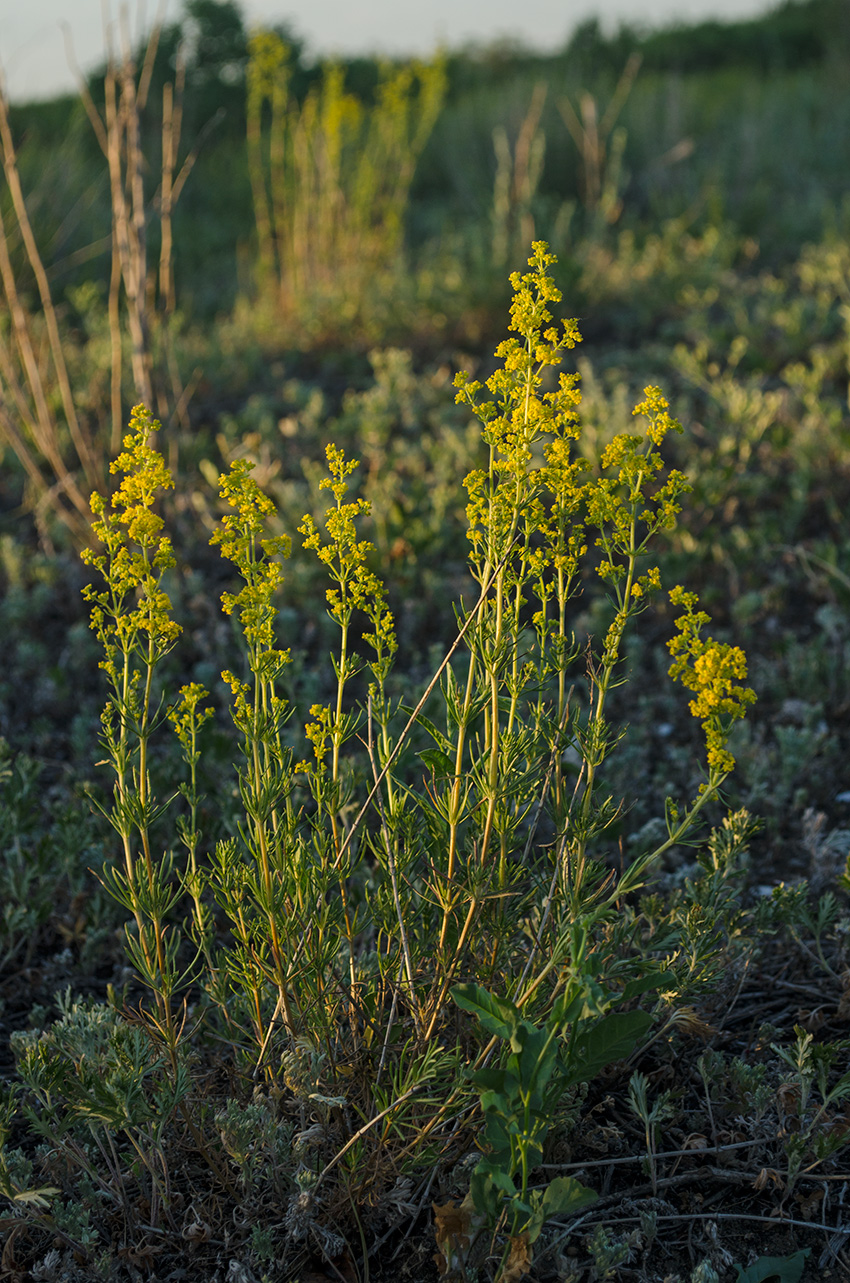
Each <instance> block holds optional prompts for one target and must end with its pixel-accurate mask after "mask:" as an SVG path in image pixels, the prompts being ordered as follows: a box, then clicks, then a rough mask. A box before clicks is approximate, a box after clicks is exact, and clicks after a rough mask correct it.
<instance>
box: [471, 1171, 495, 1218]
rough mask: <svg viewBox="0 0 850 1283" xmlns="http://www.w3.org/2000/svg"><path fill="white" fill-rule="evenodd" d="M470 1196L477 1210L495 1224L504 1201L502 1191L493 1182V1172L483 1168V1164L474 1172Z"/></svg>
mask: <svg viewBox="0 0 850 1283" xmlns="http://www.w3.org/2000/svg"><path fill="white" fill-rule="evenodd" d="M469 1196H470V1198H471V1199H472V1206H473V1207H474V1208H475V1210H476V1212H480V1213H481V1215H482V1216H486V1217H487V1219H488V1221H489V1222H490V1223H491V1224H494V1223H495V1221H496V1218H497V1217H498V1215H499V1210H500V1207H501V1202H502V1195H501V1191H500V1190H499V1189H497V1187H496V1186H495V1184H494V1183H493V1177H492V1174H491V1173H490V1172H489V1171H486V1170H483V1168H482V1164H479V1167H478V1168H477V1169H476V1170H475V1171H474V1172H473V1173H472V1179H471V1180H470V1182H469Z"/></svg>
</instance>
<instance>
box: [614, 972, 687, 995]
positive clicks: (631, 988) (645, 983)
mask: <svg viewBox="0 0 850 1283" xmlns="http://www.w3.org/2000/svg"><path fill="white" fill-rule="evenodd" d="M674 982H675V976H674V975H673V973H672V971H651V972H650V973H649V974H648V975H646V976H639V977H638V978H637V979H636V980H630V981H629V983H628V984H627V985H626V987H625V988H624V989H623V996H622V1001H623V1002H628V1000H629V999H630V998H639V997H640V995H641V994H642V993H649V992H650V991H651V990H653V989H660V988H661V986H662V985H665V984H673V983H674Z"/></svg>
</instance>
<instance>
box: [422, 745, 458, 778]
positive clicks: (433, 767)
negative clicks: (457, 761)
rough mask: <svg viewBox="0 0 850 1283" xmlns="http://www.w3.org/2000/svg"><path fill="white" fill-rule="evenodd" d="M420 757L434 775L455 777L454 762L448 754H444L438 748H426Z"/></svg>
mask: <svg viewBox="0 0 850 1283" xmlns="http://www.w3.org/2000/svg"><path fill="white" fill-rule="evenodd" d="M418 756H419V757H420V758H421V759H422V761H423V762H424V763H425V765H426V766H427V767H428V770H429V771H431V772H432V773H433V774H434V775H437V776H444V775H454V770H455V768H454V762H453V761H452V759H451V758H450V757H449V755H448V753H442V752H441V751H440V750H439V749H438V748H425V749H423V750H422V752H421V753H419V755H418Z"/></svg>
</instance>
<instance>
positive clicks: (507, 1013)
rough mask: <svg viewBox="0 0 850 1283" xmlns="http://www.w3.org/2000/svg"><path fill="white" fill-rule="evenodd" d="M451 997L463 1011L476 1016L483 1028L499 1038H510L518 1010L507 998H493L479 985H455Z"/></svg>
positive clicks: (514, 1027)
mask: <svg viewBox="0 0 850 1283" xmlns="http://www.w3.org/2000/svg"><path fill="white" fill-rule="evenodd" d="M452 997H453V998H454V1000H455V1002H456V1003H457V1005H458V1006H459V1007H462V1008H463V1010H464V1011H471V1012H472V1014H473V1016H477V1017H478V1019H479V1020H480V1021H481V1023H482V1025H483V1026H484V1028H485V1029H488V1030H489V1031H490V1033H491V1034H497V1035H498V1037H499V1038H510V1037H511V1036H512V1035H513V1032H514V1030H515V1029H516V1026H517V1024H518V1022H519V1018H520V1017H519V1012H518V1010H517V1008H516V1007H515V1006H514V1004H513V1003H512V1002H508V1000H507V998H494V997H493V995H492V994H489V993H488V992H487V990H486V989H483V988H482V987H481V985H476V984H468V985H455V986H454V988H453V989H452Z"/></svg>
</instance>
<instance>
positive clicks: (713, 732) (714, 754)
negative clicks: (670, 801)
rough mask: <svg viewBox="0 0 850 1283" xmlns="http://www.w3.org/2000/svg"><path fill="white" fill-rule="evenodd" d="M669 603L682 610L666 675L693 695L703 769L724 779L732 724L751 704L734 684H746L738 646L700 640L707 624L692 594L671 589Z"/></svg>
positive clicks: (730, 761) (751, 696) (746, 691)
mask: <svg viewBox="0 0 850 1283" xmlns="http://www.w3.org/2000/svg"><path fill="white" fill-rule="evenodd" d="M670 600H671V602H672V603H673V605H674V606H682V607H684V614H683V615H680V617H679V618H678V619H677V620H676V629H677V632H678V635H677V636H676V637H673V638H671V639H670V641H669V642H668V643H667V649H668V650H669V651H670V654H671V655H675V656H677V658H676V659H674V661H673V663H672V664H671V665H670V676H671V677H672V678H673V679H674V680H676V679H678V680H679V681H681V683H682V685H683V686H685V687H686V688H687V689H688V690H690V691H693V692H694V694H695V695H696V698H695V699H692V700H691V701H690V709H691V712H692V713H693V715H694V717H698V718H700V719H701V721H702V728H703V730H704V731H705V740H706V747H707V750H708V765H709V769H710V770H711V771H717V772H720V773H722V774H724V775H725V774H727V773H728V772H729V771H731V770H732V769H733V768H734V766H735V759H734V757H733V756H732V754H731V753H730V752H729V750H728V748H727V747H726V745H727V741H728V739H729V734H730V731H731V729H732V725H733V723H734V722H735V721H737V720H738V719H739V718H741V717H744V715H745V714H746V711H747V709H748V708H749V707H750V705H751V704H754V703H755V701H756V696H755V692H754V691H753V690H751V689H750V687H749V686H741V685H740V684H739V683H740V682H742V681H744V680H746V676H747V658H746V655H745V654H744V652H743V651H742V650H741V648H740V646H730V645H728V643H726V642H716V641H715V640H714V639H713V638H712V637H708V638H707V639H705V640H703V638H702V637H701V636H700V633H701V631H702V628H703V626H704V625H705V624H707V623H709V622H710V621H709V616H708V615H707V614H706V613H705V611H704V610H697V609H696V607H697V606H698V604H699V601H698V598H697V595H696V593H691V592H686V591H685V590H684V588H681V587H678V588H674V589H673V590H672V591H671V593H670Z"/></svg>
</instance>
